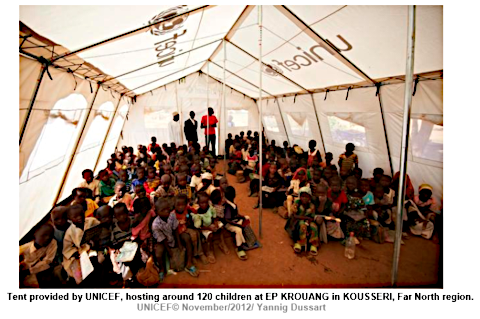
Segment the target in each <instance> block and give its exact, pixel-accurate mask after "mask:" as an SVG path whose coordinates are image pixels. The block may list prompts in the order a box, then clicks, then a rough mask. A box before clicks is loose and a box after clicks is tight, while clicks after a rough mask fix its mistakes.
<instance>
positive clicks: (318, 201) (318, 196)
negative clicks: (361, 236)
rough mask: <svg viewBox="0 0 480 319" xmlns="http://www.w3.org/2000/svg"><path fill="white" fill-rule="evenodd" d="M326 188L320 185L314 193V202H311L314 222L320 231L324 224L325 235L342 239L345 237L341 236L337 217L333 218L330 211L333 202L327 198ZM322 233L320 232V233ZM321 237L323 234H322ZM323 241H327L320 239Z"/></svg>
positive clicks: (341, 232)
mask: <svg viewBox="0 0 480 319" xmlns="http://www.w3.org/2000/svg"><path fill="white" fill-rule="evenodd" d="M327 194H328V187H327V186H325V185H323V184H320V185H318V187H317V188H316V193H315V200H314V201H312V202H313V203H314V204H315V207H316V209H317V211H316V215H315V222H316V223H317V225H318V226H319V229H322V228H321V226H322V224H323V223H325V230H326V234H327V235H329V236H331V237H333V238H336V239H342V238H344V237H345V235H344V234H343V231H342V228H341V226H340V222H341V221H339V219H340V218H339V216H338V215H337V216H335V215H334V213H333V210H332V206H333V202H332V200H331V199H329V198H328V196H327ZM320 233H322V232H320ZM322 236H324V235H323V233H322ZM322 238H323V240H324V241H325V242H326V241H327V239H326V238H324V237H322Z"/></svg>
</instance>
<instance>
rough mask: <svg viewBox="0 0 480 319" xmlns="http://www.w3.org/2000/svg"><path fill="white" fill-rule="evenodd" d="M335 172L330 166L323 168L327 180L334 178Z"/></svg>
mask: <svg viewBox="0 0 480 319" xmlns="http://www.w3.org/2000/svg"><path fill="white" fill-rule="evenodd" d="M334 175H335V174H334V173H333V171H332V169H331V168H330V167H326V168H325V169H324V170H323V177H324V178H325V179H326V180H327V182H328V181H329V180H330V178H332V177H333V176H334Z"/></svg>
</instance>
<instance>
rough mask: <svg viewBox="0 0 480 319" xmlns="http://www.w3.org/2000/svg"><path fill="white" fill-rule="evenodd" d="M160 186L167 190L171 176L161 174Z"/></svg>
mask: <svg viewBox="0 0 480 319" xmlns="http://www.w3.org/2000/svg"><path fill="white" fill-rule="evenodd" d="M161 181H162V187H163V189H164V190H168V189H169V188H170V185H171V184H172V178H171V177H170V175H167V173H165V174H164V175H163V176H162V179H161Z"/></svg>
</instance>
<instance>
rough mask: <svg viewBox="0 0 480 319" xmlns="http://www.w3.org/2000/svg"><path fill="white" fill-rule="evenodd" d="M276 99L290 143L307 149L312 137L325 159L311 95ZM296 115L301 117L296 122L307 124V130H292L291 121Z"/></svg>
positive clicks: (293, 120) (292, 121)
mask: <svg viewBox="0 0 480 319" xmlns="http://www.w3.org/2000/svg"><path fill="white" fill-rule="evenodd" d="M277 101H278V102H279V104H280V110H281V111H282V114H283V119H284V121H285V126H286V128H287V133H288V136H289V139H290V143H291V145H294V144H298V146H300V147H301V148H303V149H304V150H305V151H306V150H308V142H309V141H310V140H312V139H313V140H315V141H317V149H319V150H320V153H321V154H322V158H323V159H325V152H324V148H323V141H322V138H321V134H320V127H319V126H318V122H317V117H316V115H315V109H314V106H313V100H312V97H311V95H310V94H304V95H299V96H296V97H293V96H292V97H286V98H279V99H278V100H277ZM296 115H297V117H298V115H300V116H301V117H302V118H301V119H300V121H299V122H298V123H297V124H299V125H304V126H305V128H306V127H307V126H308V130H305V131H304V132H303V134H298V133H296V132H294V131H292V123H294V122H296V121H295V117H296ZM305 121H306V123H305ZM304 123H305V124H304Z"/></svg>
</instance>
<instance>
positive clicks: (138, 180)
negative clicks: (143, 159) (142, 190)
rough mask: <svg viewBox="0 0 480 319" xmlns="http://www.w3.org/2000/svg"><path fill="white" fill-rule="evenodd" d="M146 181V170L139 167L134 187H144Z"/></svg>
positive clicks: (133, 183)
mask: <svg viewBox="0 0 480 319" xmlns="http://www.w3.org/2000/svg"><path fill="white" fill-rule="evenodd" d="M146 181H147V178H146V177H145V168H144V167H142V166H139V167H137V178H136V179H134V180H133V182H132V187H133V188H134V189H135V187H136V186H137V185H138V184H141V185H142V186H143V185H144V184H145V182H146Z"/></svg>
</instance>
